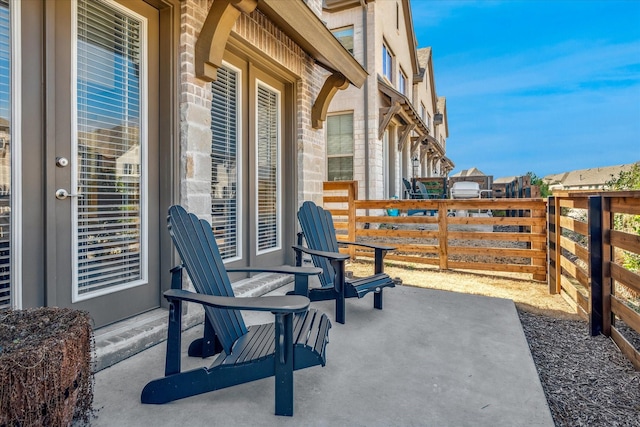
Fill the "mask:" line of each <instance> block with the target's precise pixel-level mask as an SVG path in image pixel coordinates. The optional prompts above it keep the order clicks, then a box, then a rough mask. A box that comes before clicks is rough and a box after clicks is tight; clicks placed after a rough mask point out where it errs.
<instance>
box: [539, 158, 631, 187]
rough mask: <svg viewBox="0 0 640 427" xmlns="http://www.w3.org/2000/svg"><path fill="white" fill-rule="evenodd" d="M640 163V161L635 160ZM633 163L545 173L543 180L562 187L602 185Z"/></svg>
mask: <svg viewBox="0 0 640 427" xmlns="http://www.w3.org/2000/svg"><path fill="white" fill-rule="evenodd" d="M636 163H640V162H636ZM633 165H634V163H630V164H626V165H616V166H602V167H597V168H591V169H579V170H575V171H570V172H564V173H559V174H552V175H547V176H545V177H544V178H543V180H544V182H546V183H548V184H550V185H553V184H561V185H562V187H564V188H571V187H587V186H588V187H595V186H599V187H601V186H603V185H604V184H605V183H606V182H608V181H611V180H612V179H614V178H617V177H618V176H619V175H620V172H622V171H628V170H629V169H631V167H632V166H633Z"/></svg>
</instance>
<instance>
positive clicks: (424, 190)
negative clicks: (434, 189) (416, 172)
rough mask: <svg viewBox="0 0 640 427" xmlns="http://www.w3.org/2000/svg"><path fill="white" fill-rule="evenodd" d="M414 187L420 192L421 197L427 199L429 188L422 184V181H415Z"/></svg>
mask: <svg viewBox="0 0 640 427" xmlns="http://www.w3.org/2000/svg"><path fill="white" fill-rule="evenodd" d="M416 187H417V188H418V191H419V192H420V194H421V195H422V198H423V199H428V198H429V197H430V195H429V190H427V186H426V185H424V183H423V182H421V181H416Z"/></svg>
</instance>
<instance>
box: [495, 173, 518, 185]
mask: <svg viewBox="0 0 640 427" xmlns="http://www.w3.org/2000/svg"><path fill="white" fill-rule="evenodd" d="M518 178H519V177H518V176H515V175H514V176H503V177H500V178H496V179H494V180H493V183H494V184H508V183H510V182H513V181H515V180H516V179H518Z"/></svg>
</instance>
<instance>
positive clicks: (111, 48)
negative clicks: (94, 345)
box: [74, 0, 146, 295]
mask: <svg viewBox="0 0 640 427" xmlns="http://www.w3.org/2000/svg"><path fill="white" fill-rule="evenodd" d="M77 34H78V39H77V58H76V60H77V69H76V73H77V128H76V129H77V175H76V176H77V178H76V184H77V192H78V193H79V194H80V197H79V198H78V199H77V206H76V215H75V230H76V237H75V241H76V270H75V272H74V282H75V283H74V284H75V286H77V288H76V290H77V293H78V295H83V294H89V293H92V292H96V291H102V292H105V290H106V291H108V290H109V289H112V288H114V287H122V285H125V284H130V283H131V282H134V281H139V280H143V279H146V271H145V268H144V265H143V259H144V257H143V251H144V247H145V242H143V236H142V230H143V227H144V226H145V224H144V221H145V218H144V216H143V214H142V210H143V202H144V200H143V199H144V194H142V188H143V186H142V183H143V179H144V176H145V174H146V170H145V169H146V168H145V165H144V164H143V157H142V151H141V147H143V145H142V140H141V136H140V133H141V132H140V115H141V106H140V93H141V82H140V67H141V60H142V58H141V56H142V39H143V37H144V34H143V24H142V22H141V21H140V20H139V19H138V18H136V17H132V16H128V15H127V14H125V13H123V12H122V11H121V10H119V9H116V8H115V7H114V6H112V5H109V4H106V3H101V2H96V1H90V0H80V1H78V9H77ZM126 165H128V166H126ZM134 165H135V166H134ZM132 170H135V171H136V172H138V171H139V173H138V174H132V173H128V172H131V171H132Z"/></svg>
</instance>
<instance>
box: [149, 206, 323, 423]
mask: <svg viewBox="0 0 640 427" xmlns="http://www.w3.org/2000/svg"><path fill="white" fill-rule="evenodd" d="M168 222H169V233H170V234H171V238H172V239H173V242H174V244H175V246H176V249H177V250H178V253H179V255H180V258H181V259H182V263H183V264H182V265H181V266H179V267H176V268H174V269H173V270H172V274H173V276H172V286H171V287H172V289H170V290H168V291H166V292H165V293H164V296H165V298H166V299H167V300H168V301H169V307H170V308H169V330H168V339H167V354H166V362H165V376H164V377H163V378H159V379H156V380H153V381H151V382H149V383H148V384H147V385H146V386H145V387H144V389H143V391H142V397H141V400H142V402H143V403H156V404H159V403H166V402H170V401H173V400H176V399H182V398H184V397H188V396H193V395H196V394H200V393H205V392H209V391H213V390H219V389H222V388H226V387H231V386H234V385H237V384H241V383H246V382H250V381H255V380H258V379H262V378H267V377H271V376H273V377H275V413H276V415H293V371H294V370H298V369H303V368H307V367H310V366H316V365H322V366H324V365H325V363H326V352H325V348H326V344H327V343H328V341H329V328H331V322H330V321H329V319H328V317H327V315H326V314H323V313H320V312H318V311H316V310H314V309H309V303H310V301H309V299H308V298H305V297H302V296H272V297H257V298H235V297H234V294H233V289H232V288H231V282H230V280H229V277H228V275H227V271H231V269H229V270H226V269H225V267H224V264H223V262H222V258H221V256H220V252H219V251H218V246H217V244H216V241H215V237H214V235H213V231H212V230H211V225H210V224H209V223H208V222H207V221H205V220H200V219H198V218H197V217H196V216H195V215H193V214H189V213H187V212H186V211H185V210H184V209H183V208H182V207H180V206H172V207H171V208H169V218H168ZM183 268H184V269H186V271H187V274H188V275H189V277H190V278H191V281H192V283H193V286H194V287H195V289H196V291H197V293H194V292H189V291H187V290H183V289H182V269H183ZM240 270H242V271H251V272H255V271H272V272H282V273H289V274H296V283H297V286H303V284H304V283H305V282H307V280H308V277H309V276H310V275H316V274H318V273H320V269H318V268H295V267H279V268H273V269H257V268H256V269H254V268H246V269H234V271H240ZM184 301H188V302H195V303H198V304H202V305H203V307H204V310H205V328H204V336H203V338H199V339H197V340H196V341H194V342H193V343H191V345H190V347H189V355H198V356H201V357H207V356H211V355H213V354H215V353H216V352H219V354H218V356H217V357H216V358H215V359H214V360H213V364H212V365H211V366H210V367H208V368H207V367H202V368H198V369H194V370H190V371H186V372H181V370H180V345H181V333H182V325H181V319H182V303H183V302H184ZM239 310H255V311H269V312H272V313H273V314H274V315H275V322H274V323H268V324H264V325H254V326H249V327H247V326H246V325H245V323H244V320H243V318H242V313H241V312H240V311H239Z"/></svg>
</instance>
